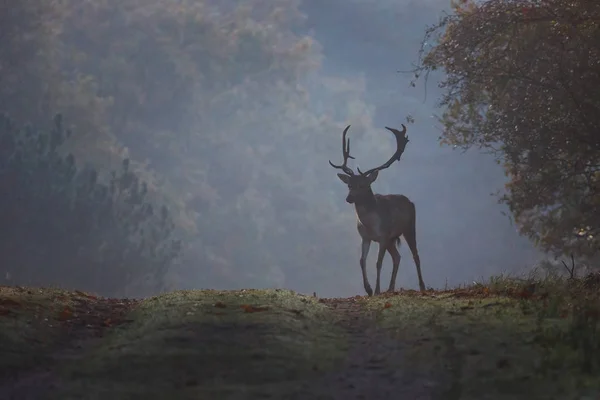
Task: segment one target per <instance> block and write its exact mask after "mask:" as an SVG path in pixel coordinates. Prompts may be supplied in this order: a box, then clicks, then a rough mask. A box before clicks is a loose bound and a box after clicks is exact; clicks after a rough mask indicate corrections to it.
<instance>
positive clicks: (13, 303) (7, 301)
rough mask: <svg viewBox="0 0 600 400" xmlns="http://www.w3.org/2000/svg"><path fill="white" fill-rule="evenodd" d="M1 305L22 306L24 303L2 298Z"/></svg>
mask: <svg viewBox="0 0 600 400" xmlns="http://www.w3.org/2000/svg"><path fill="white" fill-rule="evenodd" d="M0 306H4V307H21V306H22V304H21V303H19V302H18V301H16V300H13V299H0Z"/></svg>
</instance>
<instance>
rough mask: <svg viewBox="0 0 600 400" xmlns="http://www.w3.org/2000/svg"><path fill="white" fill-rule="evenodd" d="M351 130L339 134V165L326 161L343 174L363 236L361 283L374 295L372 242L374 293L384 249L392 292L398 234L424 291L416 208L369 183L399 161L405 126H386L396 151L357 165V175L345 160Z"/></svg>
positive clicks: (406, 200) (402, 150)
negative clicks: (364, 166) (370, 264)
mask: <svg viewBox="0 0 600 400" xmlns="http://www.w3.org/2000/svg"><path fill="white" fill-rule="evenodd" d="M348 129H350V125H348V126H347V127H346V129H344V131H343V133H342V155H343V158H344V161H343V163H342V164H340V165H336V164H333V163H332V162H331V161H329V164H330V165H331V166H332V167H333V168H335V169H340V170H342V171H343V172H344V173H343V174H342V173H339V174H337V176H338V177H339V178H340V180H341V181H342V182H344V183H345V184H346V185H347V186H348V196H347V197H346V202H348V203H349V204H354V208H355V211H356V217H357V229H358V234H359V235H360V237H361V239H362V243H361V255H360V268H361V271H362V278H363V286H364V289H365V291H366V292H367V295H368V296H373V289H372V288H371V284H370V283H369V279H368V278H367V256H368V254H369V249H370V247H371V242H377V243H379V253H378V254H377V264H376V267H377V283H376V285H375V295H378V294H380V293H381V290H380V284H379V281H380V277H381V268H382V265H383V259H384V257H385V253H386V251H387V252H388V253H390V256H391V257H392V264H393V268H392V276H391V279H390V285H389V287H388V292H394V290H395V287H396V275H397V274H398V268H399V267H400V252H399V251H398V248H399V247H400V243H401V242H400V236H403V237H404V240H405V241H406V243H407V244H408V247H409V248H410V251H411V253H412V256H413V260H414V262H415V266H416V267H417V275H418V278H419V288H420V290H421V291H425V283H424V282H423V276H422V274H421V260H420V258H419V252H418V250H417V238H416V208H415V204H414V203H413V202H412V201H410V200H409V199H408V197H406V196H404V195H401V194H387V195H382V194H375V193H373V190H372V189H371V185H372V184H373V182H375V180H376V179H377V176H378V175H379V171H381V170H384V169H387V168H389V167H390V166H391V165H392V164H393V163H394V161H400V157H401V156H402V153H404V149H405V147H406V145H407V144H408V137H407V136H406V126H404V124H402V131H399V130H397V129H394V128H389V127H387V126H386V127H385V129H387V130H389V131H390V132H392V133H393V134H394V136H395V138H396V152H395V153H394V154H393V155H392V157H391V158H390V159H389V160H388V161H387V162H385V163H384V164H382V165H380V166H379V167H375V168H372V169H370V170H368V171H365V172H362V171H361V170H360V168H358V167H357V168H356V170H357V172H358V174H355V173H354V171H353V170H352V169H351V168H350V167H348V159H354V157H352V156H351V155H350V139H346V134H347V133H348Z"/></svg>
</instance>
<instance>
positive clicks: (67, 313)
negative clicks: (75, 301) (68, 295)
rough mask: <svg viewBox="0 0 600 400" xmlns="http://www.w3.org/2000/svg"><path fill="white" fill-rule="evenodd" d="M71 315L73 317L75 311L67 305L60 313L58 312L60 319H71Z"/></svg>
mask: <svg viewBox="0 0 600 400" xmlns="http://www.w3.org/2000/svg"><path fill="white" fill-rule="evenodd" d="M71 317H73V311H71V309H70V308H69V307H65V308H64V309H63V310H62V311H61V312H60V314H58V320H59V321H66V320H68V319H71Z"/></svg>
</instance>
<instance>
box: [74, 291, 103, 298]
mask: <svg viewBox="0 0 600 400" xmlns="http://www.w3.org/2000/svg"><path fill="white" fill-rule="evenodd" d="M75 294H77V295H78V296H81V297H87V298H88V299H92V300H95V299H97V298H98V297H97V296H94V295H93V294H89V293H85V292H82V291H80V290H76V291H75Z"/></svg>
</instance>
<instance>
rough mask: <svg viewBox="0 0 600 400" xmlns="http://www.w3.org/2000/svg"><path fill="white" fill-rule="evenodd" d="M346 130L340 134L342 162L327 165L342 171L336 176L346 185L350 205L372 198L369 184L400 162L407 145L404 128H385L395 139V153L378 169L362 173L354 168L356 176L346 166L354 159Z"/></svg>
mask: <svg viewBox="0 0 600 400" xmlns="http://www.w3.org/2000/svg"><path fill="white" fill-rule="evenodd" d="M348 129H350V125H348V126H347V127H346V129H344V132H343V133H342V154H343V157H344V162H343V163H342V164H341V165H335V164H333V163H332V162H331V161H329V164H330V165H331V166H332V167H333V168H336V169H341V170H342V171H344V173H343V174H337V176H338V177H339V178H340V180H341V181H342V182H344V183H345V184H346V185H348V196H347V197H346V201H347V202H348V203H350V204H352V203H355V202H357V201H360V200H361V199H363V198H365V197H371V196H373V191H372V190H371V184H372V183H373V182H375V180H376V179H377V175H378V174H379V171H381V170H382V169H386V168H388V167H389V166H390V165H392V164H393V163H394V161H399V160H400V157H401V156H402V153H404V148H405V147H406V144H407V143H408V137H407V136H406V126H404V125H402V131H399V130H397V129H394V128H388V127H387V126H386V127H385V129H387V130H389V131H390V132H392V133H393V134H394V136H395V137H396V152H395V153H394V155H393V156H392V157H391V158H390V159H389V160H388V161H387V162H385V163H384V164H382V165H380V166H379V167H376V168H372V169H370V170H368V171H365V172H362V171H361V170H360V169H359V168H356V170H357V171H358V174H355V173H354V171H353V170H352V169H351V168H349V167H348V166H347V164H348V159H350V158H351V159H354V157H352V156H351V155H350V139H346V134H347V133H348Z"/></svg>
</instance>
